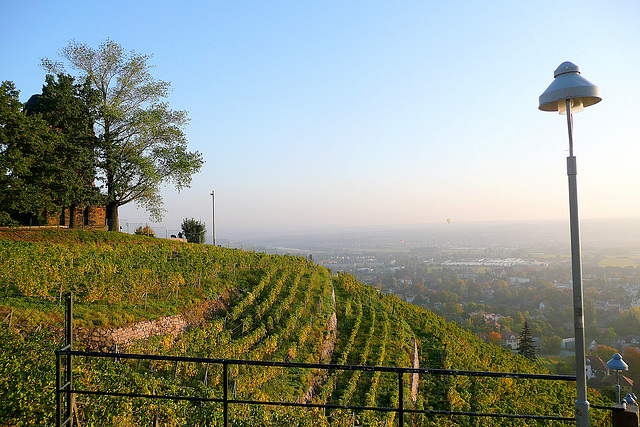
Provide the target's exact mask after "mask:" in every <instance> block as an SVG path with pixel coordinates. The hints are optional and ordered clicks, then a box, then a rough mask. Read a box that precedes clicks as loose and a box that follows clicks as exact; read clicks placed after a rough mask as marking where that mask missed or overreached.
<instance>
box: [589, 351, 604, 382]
mask: <svg viewBox="0 0 640 427" xmlns="http://www.w3.org/2000/svg"><path fill="white" fill-rule="evenodd" d="M586 369H587V378H588V379H591V378H600V379H604V378H606V377H607V376H608V375H609V368H607V364H606V363H604V362H603V361H602V359H600V358H599V357H598V356H587V360H586Z"/></svg>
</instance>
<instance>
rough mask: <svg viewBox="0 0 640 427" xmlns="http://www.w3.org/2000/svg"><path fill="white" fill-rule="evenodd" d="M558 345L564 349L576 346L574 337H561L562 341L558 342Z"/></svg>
mask: <svg viewBox="0 0 640 427" xmlns="http://www.w3.org/2000/svg"><path fill="white" fill-rule="evenodd" d="M560 347H561V348H563V349H566V350H570V349H572V348H575V347H576V339H575V338H563V339H562V343H560Z"/></svg>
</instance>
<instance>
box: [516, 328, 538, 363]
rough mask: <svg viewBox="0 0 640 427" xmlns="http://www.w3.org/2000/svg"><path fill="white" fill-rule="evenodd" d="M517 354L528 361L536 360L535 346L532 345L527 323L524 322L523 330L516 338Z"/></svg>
mask: <svg viewBox="0 0 640 427" xmlns="http://www.w3.org/2000/svg"><path fill="white" fill-rule="evenodd" d="M518 354H521V355H522V356H524V357H526V358H527V359H529V360H536V346H535V344H534V343H533V338H531V331H530V330H529V324H528V323H527V322H524V329H522V333H521V334H520V336H519V337H518Z"/></svg>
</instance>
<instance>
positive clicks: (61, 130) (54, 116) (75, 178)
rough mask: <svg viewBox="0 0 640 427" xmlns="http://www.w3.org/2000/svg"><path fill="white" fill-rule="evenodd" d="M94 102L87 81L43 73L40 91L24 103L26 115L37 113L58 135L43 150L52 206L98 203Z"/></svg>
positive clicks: (99, 199)
mask: <svg viewBox="0 0 640 427" xmlns="http://www.w3.org/2000/svg"><path fill="white" fill-rule="evenodd" d="M96 102H97V92H96V91H95V90H92V89H91V87H90V85H89V84H88V83H85V84H76V83H75V81H74V78H73V77H71V76H69V75H65V74H58V75H57V79H56V77H54V76H53V75H47V76H46V81H45V85H44V86H43V88H42V94H40V95H33V96H32V97H31V98H30V99H29V101H27V103H26V104H25V105H24V111H25V113H26V114H27V116H34V115H38V116H40V117H41V118H42V119H43V120H45V121H46V122H47V124H48V125H49V129H50V131H51V132H54V133H56V134H57V135H59V138H58V141H57V144H56V145H55V146H54V147H53V150H52V151H51V152H48V153H47V157H48V158H47V162H46V163H47V168H48V169H49V177H50V181H51V185H50V187H51V190H52V195H53V197H54V198H55V202H56V205H58V206H60V207H64V208H67V207H68V208H70V209H71V210H72V211H73V210H74V208H75V207H85V206H87V205H90V204H98V203H102V200H101V197H100V193H99V191H98V189H97V188H96V186H95V180H96V170H95V149H96V141H97V139H96V138H95V136H94V133H93V115H94V114H95V105H96ZM71 219H73V216H71Z"/></svg>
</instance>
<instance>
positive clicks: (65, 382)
mask: <svg viewBox="0 0 640 427" xmlns="http://www.w3.org/2000/svg"><path fill="white" fill-rule="evenodd" d="M66 304H67V306H66V324H65V333H66V345H65V346H63V347H62V348H60V349H58V350H57V351H56V352H55V356H56V426H57V427H62V426H67V425H69V426H71V425H72V423H73V418H72V417H73V410H74V409H73V407H74V405H75V400H74V399H75V395H94V396H114V397H125V398H144V399H167V400H182V401H192V402H213V403H219V404H222V409H223V425H224V426H225V427H227V426H228V425H229V406H230V405H239V404H245V405H246V404H248V405H267V406H281V407H298V408H320V409H323V408H324V409H331V410H334V409H344V410H351V411H378V412H395V413H396V414H397V416H398V425H399V426H401V427H402V426H404V420H405V415H406V414H424V415H427V416H470V417H493V418H496V417H497V418H505V419H515V418H517V419H528V420H550V421H558V422H567V423H573V422H575V418H574V417H563V416H553V415H535V414H508V413H507V414H505V413H492V412H466V411H451V410H434V409H413V408H405V407H404V388H405V386H404V384H405V382H404V377H405V375H409V374H419V375H436V376H467V377H489V378H510V379H529V380H546V381H549V380H555V381H570V382H575V381H576V378H575V376H571V375H543V374H525V373H507V372H483V371H461V370H451V369H428V368H403V367H385V366H360V365H333V364H322V363H295V362H272V361H258V360H234V359H215V358H206V357H187V356H162V355H149V354H128V353H117V352H115V353H114V352H95V351H78V350H73V334H72V332H73V331H72V328H71V325H72V323H73V322H72V319H73V299H72V297H71V295H67V296H66ZM74 356H80V357H84V358H112V359H114V360H125V359H129V360H149V361H168V362H176V363H178V362H186V363H207V364H213V365H220V366H221V367H222V396H221V397H198V396H184V395H175V394H172V395H168V394H143V393H123V392H114V391H108V390H84V389H78V388H74V384H73V357H74ZM63 366H64V372H63ZM230 366H263V367H271V368H298V369H318V370H326V371H364V372H386V373H393V374H396V375H397V386H398V406H397V407H375V406H355V405H338V404H330V403H303V402H283V401H262V400H247V399H236V398H235V396H232V397H230V396H229V387H228V383H229V367H230ZM592 408H594V409H595V408H597V409H604V410H617V409H618V408H613V407H606V406H597V405H592Z"/></svg>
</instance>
